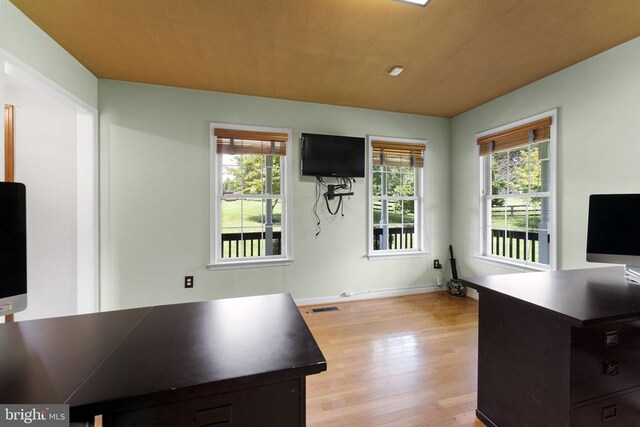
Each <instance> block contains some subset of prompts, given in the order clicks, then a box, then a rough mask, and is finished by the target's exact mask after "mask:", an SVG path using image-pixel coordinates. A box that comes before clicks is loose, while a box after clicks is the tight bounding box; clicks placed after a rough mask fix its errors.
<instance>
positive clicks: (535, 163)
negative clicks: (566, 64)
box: [477, 111, 556, 269]
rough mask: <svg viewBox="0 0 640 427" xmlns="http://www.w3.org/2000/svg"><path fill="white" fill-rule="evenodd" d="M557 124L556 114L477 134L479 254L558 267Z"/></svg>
mask: <svg viewBox="0 0 640 427" xmlns="http://www.w3.org/2000/svg"><path fill="white" fill-rule="evenodd" d="M555 120H556V112H555V111H552V112H550V113H545V114H542V115H539V116H536V117H532V118H529V119H526V120H523V121H520V122H517V123H513V124H511V125H507V126H503V127H501V128H498V129H494V130H492V131H487V132H483V133H482V134H479V135H478V137H477V143H478V146H479V155H480V163H481V182H482V185H481V203H482V205H483V209H481V223H482V231H481V239H480V241H481V248H480V250H481V255H483V256H487V257H491V258H494V259H495V260H502V261H506V262H510V263H516V264H522V265H526V266H530V267H533V268H539V269H550V268H555V227H554V224H555V208H554V206H555V191H554V183H555Z"/></svg>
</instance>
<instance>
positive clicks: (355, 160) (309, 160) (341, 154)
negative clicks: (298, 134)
mask: <svg viewBox="0 0 640 427" xmlns="http://www.w3.org/2000/svg"><path fill="white" fill-rule="evenodd" d="M300 157H301V161H302V175H306V176H336V177H343V178H364V138H355V137H351V136H336V135H318V134H314V133H303V134H302V154H301V156H300Z"/></svg>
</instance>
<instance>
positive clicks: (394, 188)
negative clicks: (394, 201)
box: [387, 167, 402, 196]
mask: <svg viewBox="0 0 640 427" xmlns="http://www.w3.org/2000/svg"><path fill="white" fill-rule="evenodd" d="M387 195H388V196H400V195H402V171H401V169H400V168H397V167H387Z"/></svg>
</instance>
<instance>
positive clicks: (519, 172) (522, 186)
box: [508, 147, 529, 194]
mask: <svg viewBox="0 0 640 427" xmlns="http://www.w3.org/2000/svg"><path fill="white" fill-rule="evenodd" d="M508 153H509V181H508V192H509V194H522V193H528V192H529V164H528V160H529V148H528V147H524V148H520V149H517V150H512V151H509V152H508Z"/></svg>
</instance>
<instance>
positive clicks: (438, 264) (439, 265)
mask: <svg viewBox="0 0 640 427" xmlns="http://www.w3.org/2000/svg"><path fill="white" fill-rule="evenodd" d="M433 268H435V269H436V270H437V269H440V268H442V264H440V260H439V259H434V260H433Z"/></svg>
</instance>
